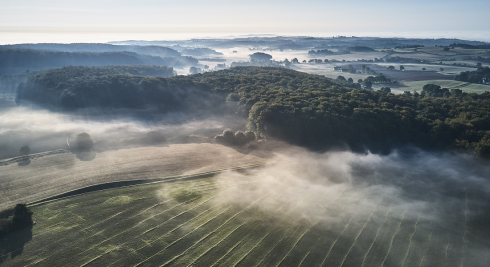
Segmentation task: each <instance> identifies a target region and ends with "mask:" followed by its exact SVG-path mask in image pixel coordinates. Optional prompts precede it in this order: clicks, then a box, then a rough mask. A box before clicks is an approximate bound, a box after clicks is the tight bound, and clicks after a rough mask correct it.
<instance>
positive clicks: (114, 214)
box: [0, 173, 490, 266]
mask: <svg viewBox="0 0 490 267" xmlns="http://www.w3.org/2000/svg"><path fill="white" fill-rule="evenodd" d="M261 179H264V177H252V176H250V177H249V176H247V174H246V173H245V174H242V175H239V176H237V175H236V174H234V173H224V174H222V175H219V176H217V177H214V178H205V179H198V180H192V181H181V182H175V183H162V184H153V185H143V186H133V187H127V188H121V189H113V190H107V191H99V192H95V193H88V194H85V195H81V196H77V197H72V198H68V199H64V200H59V201H54V202H51V203H47V204H42V205H39V206H34V207H32V210H33V212H34V214H35V216H34V218H35V221H36V224H35V225H34V227H33V228H32V231H31V230H30V229H26V230H24V232H20V233H16V235H17V236H13V237H11V240H16V241H15V242H13V243H9V244H2V246H3V249H2V251H1V252H2V253H3V255H0V262H1V261H3V265H4V266H488V264H489V261H490V258H488V257H481V254H478V251H474V250H473V249H472V248H478V247H479V246H480V245H481V244H482V242H484V241H482V240H480V238H479V236H478V234H477V233H476V232H471V231H469V230H467V227H466V222H465V217H466V214H467V213H468V212H469V211H468V210H467V209H468V204H466V206H465V205H460V206H458V207H457V209H455V210H451V211H448V212H451V213H452V214H454V217H455V218H457V219H456V220H455V221H451V222H446V223H444V222H431V221H428V220H426V219H427V218H424V216H423V215H422V214H423V213H422V210H420V209H415V208H414V207H410V206H404V207H403V206H396V205H397V204H396V203H395V202H391V203H390V200H389V196H388V194H387V193H384V194H372V195H369V197H368V198H366V199H364V201H363V202H368V203H371V204H369V205H364V206H363V208H362V209H361V208H360V207H359V205H360V203H359V202H358V200H357V199H358V194H359V191H353V190H350V189H349V188H348V187H344V186H343V185H333V186H332V187H331V188H330V190H331V191H330V194H325V195H322V196H321V197H318V195H317V194H315V192H314V191H313V190H312V191H310V192H311V194H305V195H301V194H295V193H294V192H295V191H294V190H293V191H289V190H263V189H264V188H261V183H263V182H262V181H261ZM434 201H436V202H437V200H434ZM434 208H435V207H434ZM433 212H436V210H434V211H433ZM438 212H440V210H439V211H438ZM12 255H16V256H15V257H13V258H12Z"/></svg>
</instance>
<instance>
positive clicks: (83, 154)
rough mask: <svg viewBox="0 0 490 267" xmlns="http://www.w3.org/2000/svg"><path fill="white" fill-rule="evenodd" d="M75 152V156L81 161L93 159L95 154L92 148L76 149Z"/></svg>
mask: <svg viewBox="0 0 490 267" xmlns="http://www.w3.org/2000/svg"><path fill="white" fill-rule="evenodd" d="M75 154H76V155H77V158H78V159H79V160H81V161H91V160H94V159H95V157H96V156H97V155H96V153H95V151H92V150H84V151H76V152H75Z"/></svg>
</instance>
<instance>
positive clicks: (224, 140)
mask: <svg viewBox="0 0 490 267" xmlns="http://www.w3.org/2000/svg"><path fill="white" fill-rule="evenodd" d="M214 140H215V141H216V142H217V143H219V144H223V145H229V146H233V145H236V146H242V145H245V144H247V143H249V142H254V141H255V133H254V132H251V131H247V132H242V131H237V132H235V133H233V130H231V129H226V130H224V131H223V133H222V134H219V135H217V136H215V137H214Z"/></svg>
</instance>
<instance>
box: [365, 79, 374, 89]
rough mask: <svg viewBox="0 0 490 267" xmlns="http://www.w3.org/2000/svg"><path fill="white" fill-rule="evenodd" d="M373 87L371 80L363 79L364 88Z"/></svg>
mask: <svg viewBox="0 0 490 267" xmlns="http://www.w3.org/2000/svg"><path fill="white" fill-rule="evenodd" d="M372 87H373V82H371V81H370V80H364V88H366V89H371V88H372Z"/></svg>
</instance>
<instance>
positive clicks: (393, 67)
mask: <svg viewBox="0 0 490 267" xmlns="http://www.w3.org/2000/svg"><path fill="white" fill-rule="evenodd" d="M386 69H387V70H395V66H388V68H386Z"/></svg>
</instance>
